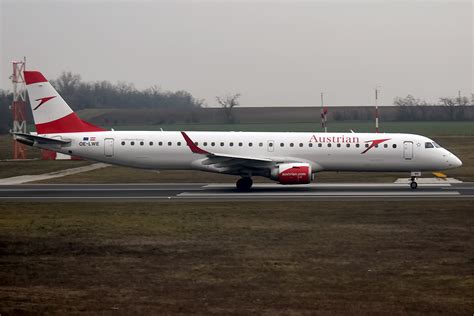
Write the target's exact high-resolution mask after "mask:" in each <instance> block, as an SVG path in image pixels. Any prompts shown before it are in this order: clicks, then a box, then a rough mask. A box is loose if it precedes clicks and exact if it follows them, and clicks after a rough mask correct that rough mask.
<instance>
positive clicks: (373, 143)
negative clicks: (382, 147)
mask: <svg viewBox="0 0 474 316" xmlns="http://www.w3.org/2000/svg"><path fill="white" fill-rule="evenodd" d="M387 140H390V138H385V139H374V140H368V141H366V143H370V145H369V147H367V148H366V149H365V150H364V151H363V152H361V154H365V153H366V152H368V151H369V150H370V149H372V148H374V147H375V146H378V145H379V144H381V143H383V142H386V141H387Z"/></svg>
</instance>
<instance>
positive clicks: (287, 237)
mask: <svg viewBox="0 0 474 316" xmlns="http://www.w3.org/2000/svg"><path fill="white" fill-rule="evenodd" d="M472 218H473V217H472V201H464V202H459V201H458V202H452V201H451V202H449V203H442V202H439V201H436V202H429V201H422V202H390V203H388V202H387V203H383V202H373V203H372V202H351V203H350V204H349V203H339V202H283V203H282V202H278V203H270V202H261V203H250V202H249V203H217V202H216V203H202V204H199V203H198V204H196V203H142V204H140V203H129V204H124V203H107V204H106V203H99V204H96V203H94V204H92V203H83V204H74V203H70V204H69V203H62V204H51V203H37V204H35V205H31V204H26V203H3V204H0V312H1V313H2V314H8V313H20V312H40V313H41V312H46V313H71V312H87V313H94V314H96V313H104V312H105V313H110V312H120V313H127V314H128V313H137V312H138V313H140V314H143V313H149V314H156V313H206V314H208V313H220V314H221V313H239V314H248V313H258V314H262V313H267V314H275V313H283V314H301V313H303V314H306V313H320V314H321V313H323V314H367V313H376V314H382V313H388V314H440V315H441V314H443V315H444V314H464V315H467V314H469V315H470V314H471V313H472V311H473V303H472V302H474V278H473V275H472V271H473V269H474V256H473V253H474V237H473V234H472V226H473V220H472Z"/></svg>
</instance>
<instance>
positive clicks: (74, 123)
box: [36, 113, 105, 134]
mask: <svg viewBox="0 0 474 316" xmlns="http://www.w3.org/2000/svg"><path fill="white" fill-rule="evenodd" d="M103 131H105V130H104V129H103V128H100V127H97V126H95V125H92V124H90V123H87V122H85V121H83V120H81V119H80V118H79V117H78V116H77V115H76V113H71V114H69V115H66V116H65V117H62V118H60V119H58V120H55V121H51V122H48V123H43V124H36V132H37V133H38V134H53V133H80V132H103Z"/></svg>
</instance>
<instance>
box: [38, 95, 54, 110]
mask: <svg viewBox="0 0 474 316" xmlns="http://www.w3.org/2000/svg"><path fill="white" fill-rule="evenodd" d="M55 97H56V96H53V97H44V98H40V99H36V101H40V103H39V104H38V105H37V106H36V107H35V108H34V109H33V111H36V109H37V108H39V107H40V106H41V105H43V104H45V103H46V102H48V101H49V100H51V99H54V98H55Z"/></svg>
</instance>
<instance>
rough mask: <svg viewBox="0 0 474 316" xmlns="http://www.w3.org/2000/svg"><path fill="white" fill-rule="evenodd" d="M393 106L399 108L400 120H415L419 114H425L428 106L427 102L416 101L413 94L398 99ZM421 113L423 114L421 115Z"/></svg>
mask: <svg viewBox="0 0 474 316" xmlns="http://www.w3.org/2000/svg"><path fill="white" fill-rule="evenodd" d="M393 104H394V105H396V106H398V107H399V108H398V119H400V120H410V121H411V120H414V119H415V118H416V115H417V114H423V112H424V111H425V110H426V109H425V107H424V106H426V105H427V103H426V101H425V100H420V99H416V98H415V97H414V96H412V95H411V94H409V95H407V96H406V97H404V98H401V97H396V98H395V99H394V100H393ZM420 112H421V113H420Z"/></svg>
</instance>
